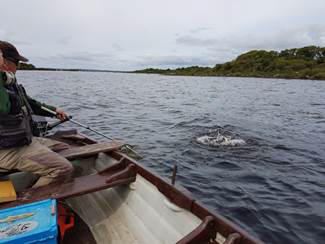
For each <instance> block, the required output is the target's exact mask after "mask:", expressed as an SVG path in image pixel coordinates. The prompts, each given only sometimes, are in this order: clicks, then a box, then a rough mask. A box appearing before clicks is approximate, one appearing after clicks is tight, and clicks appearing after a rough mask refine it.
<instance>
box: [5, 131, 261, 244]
mask: <svg viewBox="0 0 325 244" xmlns="http://www.w3.org/2000/svg"><path fill="white" fill-rule="evenodd" d="M51 137H52V138H53V139H56V140H58V141H61V142H65V143H68V144H69V145H70V148H69V149H64V150H57V152H58V153H59V154H61V155H62V156H64V157H66V158H67V159H69V160H70V161H71V162H72V163H73V165H74V167H75V175H74V178H73V180H71V181H70V182H64V183H62V182H61V183H55V184H51V185H48V186H44V187H40V188H36V189H33V188H27V189H26V187H25V188H24V186H26V179H24V180H23V178H24V177H22V176H19V174H20V175H21V174H22V173H19V174H18V176H17V174H16V176H15V175H14V174H13V175H11V176H10V177H11V179H12V180H13V181H14V183H15V187H16V188H17V189H18V193H17V195H18V199H17V200H16V201H14V202H8V203H2V204H0V209H5V208H9V207H14V206H18V205H22V204H26V203H31V202H36V201H40V200H43V199H49V198H52V199H57V200H58V202H59V203H60V204H62V206H64V207H65V208H66V209H68V210H69V211H71V212H72V213H73V214H74V216H75V218H74V225H73V227H71V226H70V227H71V228H70V229H69V230H67V231H66V233H65V235H64V239H63V240H62V241H61V243H112V244H116V243H141V244H146V243H148V244H149V243H150V244H153V243H167V244H169V243H177V244H196V243H198V244H201V243H202V244H203V243H219V244H252V243H262V242H261V241H259V240H257V239H255V238H254V237H252V236H250V235H249V234H248V233H246V232H245V231H244V230H242V229H241V228H240V227H238V226H237V225H235V224H234V223H232V222H230V221H229V220H227V219H226V218H224V217H222V216H220V215H219V214H217V213H215V212H213V211H211V210H209V209H208V208H207V207H205V206H204V205H203V204H202V203H200V202H199V201H197V200H196V199H194V198H193V197H192V196H191V194H190V193H189V192H188V191H187V190H185V189H184V188H182V187H180V186H175V185H173V184H172V183H170V182H169V180H167V179H163V178H161V177H160V176H158V175H157V174H155V173H154V172H152V171H151V170H149V169H147V168H146V167H144V166H143V165H141V164H139V163H138V162H136V161H135V160H134V159H132V158H130V157H128V156H127V155H126V154H124V153H122V152H121V151H120V150H119V149H120V148H121V146H122V145H121V144H120V143H116V142H110V143H96V142H95V141H93V140H91V139H89V138H87V137H85V136H83V135H80V134H78V133H77V132H76V131H75V130H72V131H65V132H57V133H55V134H54V135H52V136H51ZM22 181H24V184H23V185H22V184H20V183H21V182H22ZM67 216H68V215H67ZM70 216H71V215H70ZM63 231H64V230H63ZM61 232H62V230H61ZM61 234H62V233H61Z"/></svg>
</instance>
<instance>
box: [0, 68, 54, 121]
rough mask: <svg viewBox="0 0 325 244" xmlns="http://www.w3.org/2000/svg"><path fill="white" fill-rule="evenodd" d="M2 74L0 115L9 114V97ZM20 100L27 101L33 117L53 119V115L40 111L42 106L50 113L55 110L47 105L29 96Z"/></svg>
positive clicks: (0, 75)
mask: <svg viewBox="0 0 325 244" xmlns="http://www.w3.org/2000/svg"><path fill="white" fill-rule="evenodd" d="M3 73H4V72H3V71H0V114H9V112H10V108H11V104H10V99H9V95H8V93H7V90H6V88H5V81H4V78H3V77H4V76H3ZM20 100H21V101H24V100H27V101H28V103H29V105H30V107H31V109H32V110H33V112H34V114H35V115H40V116H47V117H53V114H51V113H49V112H46V111H44V110H42V109H41V107H42V106H43V107H46V108H48V109H50V110H52V111H55V110H56V108H55V107H53V106H50V105H47V104H45V103H41V102H39V101H37V100H35V99H33V98H31V97H29V96H26V97H25V99H23V98H21V99H20Z"/></svg>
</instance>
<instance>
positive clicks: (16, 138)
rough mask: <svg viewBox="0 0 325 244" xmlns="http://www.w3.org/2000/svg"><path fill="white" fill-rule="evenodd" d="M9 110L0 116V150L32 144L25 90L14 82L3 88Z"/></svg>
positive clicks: (30, 120)
mask: <svg viewBox="0 0 325 244" xmlns="http://www.w3.org/2000/svg"><path fill="white" fill-rule="evenodd" d="M5 89H6V92H7V93H8V95H9V99H10V105H11V109H10V112H9V113H8V114H0V149H5V148H13V147H21V146H25V145H29V144H30V143H31V142H32V137H33V134H32V128H31V122H32V109H31V108H30V105H29V103H28V101H27V95H26V92H25V89H24V88H23V87H22V86H21V85H18V84H17V83H16V82H14V83H13V84H10V85H6V86H5Z"/></svg>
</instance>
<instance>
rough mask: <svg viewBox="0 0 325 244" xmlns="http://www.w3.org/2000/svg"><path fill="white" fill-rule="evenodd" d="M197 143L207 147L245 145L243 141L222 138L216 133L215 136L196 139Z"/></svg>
mask: <svg viewBox="0 0 325 244" xmlns="http://www.w3.org/2000/svg"><path fill="white" fill-rule="evenodd" d="M196 141H197V142H198V143H201V144H203V145H208V146H241V145H245V144H246V142H245V141H244V140H243V139H240V138H239V139H235V138H232V137H231V136H224V135H222V134H220V132H219V131H217V134H216V135H212V136H209V135H204V136H201V137H198V138H197V139H196Z"/></svg>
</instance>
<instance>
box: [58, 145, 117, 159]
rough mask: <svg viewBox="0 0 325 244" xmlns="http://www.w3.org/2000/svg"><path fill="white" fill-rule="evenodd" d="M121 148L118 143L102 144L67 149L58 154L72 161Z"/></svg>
mask: <svg viewBox="0 0 325 244" xmlns="http://www.w3.org/2000/svg"><path fill="white" fill-rule="evenodd" d="M122 146H123V145H122V144H121V143H119V142H104V143H96V144H90V145H86V146H81V147H72V148H69V149H65V150H62V151H60V152H58V153H59V154H60V155H61V156H63V157H65V158H66V159H69V160H73V159H77V158H86V157H91V156H94V155H97V154H98V153H101V152H110V151H114V150H118V149H120V148H121V147H122Z"/></svg>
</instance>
